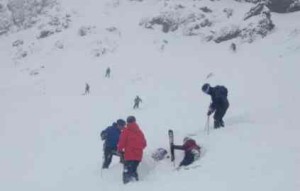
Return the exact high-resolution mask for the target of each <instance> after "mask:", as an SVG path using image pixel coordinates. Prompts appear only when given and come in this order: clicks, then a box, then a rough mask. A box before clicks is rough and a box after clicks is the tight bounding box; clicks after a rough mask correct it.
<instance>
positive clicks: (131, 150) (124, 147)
mask: <svg viewBox="0 0 300 191" xmlns="http://www.w3.org/2000/svg"><path fill="white" fill-rule="evenodd" d="M146 146H147V142H146V139H145V136H144V133H143V132H142V130H141V129H140V128H139V126H138V124H137V123H136V119H135V117H134V116H129V117H128V118H127V127H126V128H124V130H123V131H122V133H121V136H120V140H119V143H118V152H124V159H125V162H124V171H123V183H124V184H126V183H128V182H130V181H138V180H139V176H138V173H137V167H138V165H139V163H140V162H141V160H142V157H143V150H144V149H145V147H146Z"/></svg>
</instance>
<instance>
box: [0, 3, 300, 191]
mask: <svg viewBox="0 0 300 191" xmlns="http://www.w3.org/2000/svg"><path fill="white" fill-rule="evenodd" d="M7 2H8V1H0V4H1V3H3V4H4V3H7ZM28 2H29V1H28ZM40 2H42V1H40ZM43 2H46V1H43ZM53 2H54V1H53ZM2 10H3V11H4V8H3V7H1V9H0V14H4V12H1V11H2ZM44 10H45V12H41V13H42V14H37V15H36V16H35V17H33V18H32V19H33V21H34V22H33V23H32V24H31V25H30V26H28V27H17V26H15V25H14V24H11V25H10V27H9V28H6V29H8V30H7V31H6V32H5V33H3V34H2V33H1V32H0V33H1V34H2V35H1V36H0V42H1V43H0V50H1V51H0V58H1V64H0V67H1V69H0V98H1V99H0V103H1V109H0V136H1V137H0V148H1V152H0V167H1V173H0V180H1V182H0V189H1V190H13V191H16V190H21V189H26V190H32V191H35V190H49V191H50V190H51V191H52V190H57V191H60V190H73V191H74V190H84V189H88V190H115V191H118V190H124V189H130V190H133V191H135V190H137V191H138V190H139V191H140V190H149V191H150V190H173V191H181V190H190V189H203V190H211V191H214V190H228V191H236V190H245V191H248V190H249V191H250V190H251V191H253V190H264V191H282V190H288V191H297V190H299V188H300V181H299V176H300V173H299V172H300V165H299V164H300V154H299V153H300V152H299V151H300V144H299V141H298V136H299V133H300V130H299V128H298V120H297V118H298V108H299V107H300V103H299V100H298V97H300V88H299V85H298V84H297V82H298V80H299V77H298V76H299V75H298V71H299V63H298V61H299V59H300V23H299V22H298V20H299V19H298V18H299V17H300V12H294V13H289V14H278V13H273V12H269V10H268V7H267V6H265V5H264V4H262V6H260V5H259V6H258V5H254V4H252V3H246V2H237V1H231V0H220V1H207V0H202V1H177V0H173V1H171V0H169V1H167V0H147V1H146V0H144V1H133V0H131V1H129V0H103V1H98V0H85V1H80V0H62V1H60V2H59V3H57V2H56V3H55V4H52V5H51V6H50V7H48V6H47V9H44ZM251 10H252V11H251ZM257 10H258V11H257ZM5 11H9V10H5ZM6 13H7V12H6ZM251 15H252V16H251ZM6 16H7V15H6ZM248 16H251V17H249V18H247V17H248ZM2 18H4V17H2ZM7 18H10V17H7ZM26 18H27V17H26ZM269 21H271V22H272V24H273V25H274V26H273V27H271V28H268V26H270V25H269V24H270V23H269ZM0 22H1V20H0ZM209 23H210V24H209ZM265 27H266V28H265ZM0 28H1V26H0ZM260 29H266V30H260ZM232 31H233V34H235V35H233V36H231V35H230V34H232V33H231V32H232ZM263 32H265V33H263ZM227 35H229V37H232V38H225V40H222V41H220V42H219V41H218V40H217V39H218V38H219V37H223V36H227ZM249 39H250V40H249ZM232 43H235V44H236V46H237V51H236V52H233V51H232V50H231V49H230V45H231V44H232ZM107 67H110V68H111V78H105V77H104V75H105V70H106V68H107ZM206 82H208V83H211V84H212V85H218V84H221V85H225V86H226V87H227V88H228V90H229V101H230V108H229V110H228V113H227V114H226V116H225V123H226V127H225V128H222V129H218V130H213V129H211V131H210V134H209V135H207V134H206V132H205V131H204V128H205V123H206V120H207V118H206V111H207V107H208V105H209V102H210V98H209V97H208V96H206V95H204V94H203V93H202V92H201V86H202V84H203V83H206ZM85 83H89V85H90V88H91V89H90V91H91V93H90V94H89V95H86V96H83V95H82V93H83V92H84V87H85ZM136 95H139V96H140V97H141V98H142V99H143V103H142V105H141V108H140V109H139V110H133V109H132V106H133V99H134V97H135V96H136ZM128 115H135V116H136V118H137V122H138V124H139V125H140V126H141V128H142V129H143V131H144V133H145V136H146V138H147V141H148V146H147V148H146V150H145V156H144V159H143V162H142V164H141V165H140V167H139V173H140V176H141V181H140V182H137V183H134V184H129V185H126V186H124V185H123V184H122V180H121V174H122V165H121V164H119V163H118V160H117V159H115V160H114V161H113V164H112V165H111V168H110V169H108V170H104V171H102V172H101V169H100V167H101V161H102V142H101V140H100V138H99V133H100V131H101V130H103V129H104V128H106V127H107V126H108V125H110V124H111V123H112V122H113V121H115V120H116V119H118V118H126V117H127V116H128ZM210 123H211V126H212V119H211V121H210ZM168 129H173V130H174V132H175V142H176V143H178V144H180V143H181V142H182V139H183V137H184V136H186V135H193V138H195V139H196V141H197V142H198V143H199V144H200V145H201V146H202V147H203V148H204V151H205V152H204V153H203V155H202V157H201V159H200V160H199V161H197V162H196V164H195V165H200V167H198V168H195V169H190V170H181V171H175V170H174V167H173V164H172V163H171V162H170V161H169V160H165V161H161V162H155V161H153V160H152V158H151V153H152V152H153V151H154V150H155V149H156V148H158V147H164V148H168V138H167V130H168ZM182 156H183V153H180V152H179V151H178V152H176V164H177V165H178V163H179V162H180V160H181V159H182Z"/></svg>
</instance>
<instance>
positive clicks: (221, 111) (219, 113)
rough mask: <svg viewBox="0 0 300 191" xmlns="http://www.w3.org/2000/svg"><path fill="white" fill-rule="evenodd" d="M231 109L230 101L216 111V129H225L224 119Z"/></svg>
mask: <svg viewBox="0 0 300 191" xmlns="http://www.w3.org/2000/svg"><path fill="white" fill-rule="evenodd" d="M228 107H229V103H228V101H226V102H224V103H222V105H220V106H217V107H216V111H215V114H214V120H215V121H214V128H215V129H217V128H219V127H224V121H223V117H224V115H225V113H226V111H227V109H228Z"/></svg>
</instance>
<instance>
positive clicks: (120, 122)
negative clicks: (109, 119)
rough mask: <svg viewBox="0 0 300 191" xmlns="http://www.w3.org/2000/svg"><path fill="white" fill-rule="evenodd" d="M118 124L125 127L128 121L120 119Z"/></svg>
mask: <svg viewBox="0 0 300 191" xmlns="http://www.w3.org/2000/svg"><path fill="white" fill-rule="evenodd" d="M117 124H118V125H119V126H121V127H124V126H125V125H126V122H125V121H124V120H123V119H118V120H117Z"/></svg>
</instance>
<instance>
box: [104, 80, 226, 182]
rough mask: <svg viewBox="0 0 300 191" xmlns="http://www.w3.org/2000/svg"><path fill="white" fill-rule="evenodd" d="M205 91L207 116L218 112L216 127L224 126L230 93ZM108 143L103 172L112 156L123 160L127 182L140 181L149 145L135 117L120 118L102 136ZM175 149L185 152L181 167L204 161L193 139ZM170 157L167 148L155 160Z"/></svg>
mask: <svg viewBox="0 0 300 191" xmlns="http://www.w3.org/2000/svg"><path fill="white" fill-rule="evenodd" d="M202 91H203V92H204V93H206V94H208V95H210V96H211V100H212V102H211V104H210V106H209V109H208V111H207V116H210V115H211V114H213V113H214V116H213V118H214V128H215V129H217V128H220V127H224V126H225V124H224V121H223V117H224V115H225V113H226V111H227V109H228V107H229V102H228V99H227V95H228V90H227V88H226V87H224V86H215V87H211V86H210V85H209V84H207V83H206V84H204V85H203V86H202ZM100 136H101V139H102V140H104V146H103V150H104V157H103V158H104V161H103V164H102V168H103V169H107V168H109V165H110V164H111V161H112V157H113V156H114V155H115V156H118V157H120V162H121V163H123V165H124V167H123V183H124V184H127V183H128V182H131V181H138V180H139V176H138V172H137V168H138V166H139V164H140V162H141V160H142V157H143V151H144V149H145V148H146V146H147V141H146V138H145V136H144V133H143V131H142V130H141V128H140V127H139V125H138V124H137V122H136V118H135V117H134V116H129V117H127V120H126V121H125V120H123V119H118V120H117V121H116V122H114V123H113V124H112V125H111V126H109V127H107V128H106V129H105V130H103V131H102V132H101V134H100ZM171 149H175V150H183V151H184V158H183V160H182V161H181V162H180V164H179V167H182V166H188V165H190V164H192V163H193V162H194V161H195V160H197V159H199V158H200V154H201V147H200V146H199V145H198V144H197V143H196V141H195V140H194V139H192V138H190V137H185V138H184V140H183V144H182V145H175V144H173V143H172V144H171ZM167 157H168V151H167V150H166V149H164V148H159V149H157V150H156V151H155V152H154V153H153V154H152V158H153V159H154V160H156V161H160V160H163V159H164V158H167Z"/></svg>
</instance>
